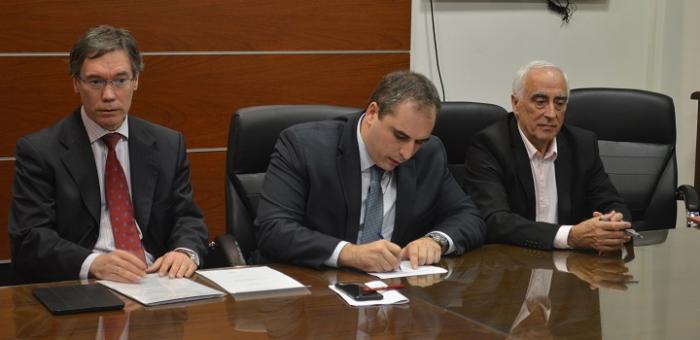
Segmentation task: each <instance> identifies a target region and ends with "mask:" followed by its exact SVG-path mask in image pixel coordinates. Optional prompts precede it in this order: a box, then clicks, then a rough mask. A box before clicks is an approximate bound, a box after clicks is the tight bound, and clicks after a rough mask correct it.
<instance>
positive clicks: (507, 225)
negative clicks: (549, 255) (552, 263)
mask: <svg viewBox="0 0 700 340" xmlns="http://www.w3.org/2000/svg"><path fill="white" fill-rule="evenodd" d="M517 125H518V122H517V119H516V118H515V116H514V115H513V114H512V113H511V114H509V115H508V116H506V117H505V118H504V119H503V120H501V121H499V122H497V123H495V124H493V125H491V126H490V127H487V128H486V129H484V130H482V131H481V132H479V133H478V134H477V135H475V136H474V138H473V139H472V144H471V146H470V147H469V150H468V151H467V157H466V162H465V166H466V168H467V176H466V180H465V183H466V185H467V189H468V190H469V193H470V194H471V195H472V197H474V202H476V204H477V206H478V207H479V209H480V210H481V214H482V216H483V218H484V220H486V225H487V233H486V239H487V242H490V243H510V244H515V245H520V246H525V247H532V248H540V249H552V248H553V245H554V236H555V235H556V233H557V230H559V227H560V225H574V224H577V223H579V222H581V221H584V220H586V219H588V218H591V217H592V216H593V212H594V211H599V212H602V213H605V212H609V211H611V210H615V211H618V212H621V213H622V214H623V215H624V216H625V220H629V219H630V218H631V216H632V215H631V214H630V212H629V210H628V209H627V206H626V205H625V203H624V201H623V200H622V198H621V197H620V195H619V194H618V193H617V190H615V187H614V186H613V185H612V183H611V182H610V178H608V175H607V173H606V172H605V169H604V168H603V163H602V162H601V160H600V155H599V154H598V140H597V137H596V136H595V134H594V133H593V132H590V131H587V130H583V129H579V128H576V127H573V126H567V125H564V126H563V127H562V128H561V130H560V131H559V134H558V135H557V137H556V138H557V149H558V155H557V159H556V160H555V161H554V168H555V173H556V181H557V196H558V201H559V203H558V213H559V224H551V223H545V222H537V221H535V216H536V207H535V186H534V181H533V179H532V168H531V167H530V160H529V158H528V155H527V151H526V149H525V144H524V143H523V140H522V138H521V137H520V133H519V132H518V126H517Z"/></svg>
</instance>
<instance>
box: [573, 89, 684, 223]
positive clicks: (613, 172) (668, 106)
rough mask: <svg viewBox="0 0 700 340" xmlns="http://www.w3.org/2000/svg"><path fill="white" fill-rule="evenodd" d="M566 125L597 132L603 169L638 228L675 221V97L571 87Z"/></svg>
mask: <svg viewBox="0 0 700 340" xmlns="http://www.w3.org/2000/svg"><path fill="white" fill-rule="evenodd" d="M565 123H566V124H569V125H573V126H578V127H581V128H584V129H587V130H590V131H593V132H595V133H596V134H597V135H598V146H599V148H600V157H601V159H602V161H603V165H604V167H605V171H606V172H607V173H608V175H609V176H610V180H611V181H612V183H613V184H614V185H615V188H617V191H618V192H619V193H620V195H621V196H622V198H623V199H624V200H625V202H626V203H627V206H628V207H629V209H630V210H631V213H632V222H633V224H634V226H635V228H637V229H640V230H649V229H659V228H673V227H674V226H675V224H676V186H677V175H676V173H677V169H676V112H675V108H674V105H673V99H671V98H670V97H668V96H666V95H663V94H660V93H654V92H649V91H643V90H632V89H613V88H582V89H574V90H572V91H571V97H570V98H569V104H568V108H567V110H566V116H565Z"/></svg>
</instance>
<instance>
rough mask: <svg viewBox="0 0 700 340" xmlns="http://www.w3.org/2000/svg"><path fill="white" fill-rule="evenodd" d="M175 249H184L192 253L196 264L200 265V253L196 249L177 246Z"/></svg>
mask: <svg viewBox="0 0 700 340" xmlns="http://www.w3.org/2000/svg"><path fill="white" fill-rule="evenodd" d="M174 250H184V251H185V252H186V253H189V254H192V257H193V258H194V259H193V261H194V264H195V265H197V267H199V254H197V252H196V251H194V250H192V249H190V248H185V247H177V248H175V249H174Z"/></svg>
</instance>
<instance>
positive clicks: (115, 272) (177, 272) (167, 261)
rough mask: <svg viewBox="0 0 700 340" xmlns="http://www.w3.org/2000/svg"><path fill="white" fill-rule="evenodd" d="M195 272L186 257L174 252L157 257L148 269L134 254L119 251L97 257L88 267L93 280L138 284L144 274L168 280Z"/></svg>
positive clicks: (190, 261) (193, 264)
mask: <svg viewBox="0 0 700 340" xmlns="http://www.w3.org/2000/svg"><path fill="white" fill-rule="evenodd" d="M195 270H197V265H196V264H195V263H194V262H193V261H192V260H191V259H190V258H189V257H188V256H187V255H185V254H183V253H180V252H176V251H171V252H168V253H166V254H165V255H163V256H161V257H159V258H158V259H157V260H156V261H155V262H153V264H152V265H151V266H150V267H148V268H146V264H145V263H143V261H141V260H140V259H139V258H138V257H136V256H135V255H134V254H132V253H130V252H127V251H124V250H119V249H117V250H115V251H113V252H111V253H106V254H101V255H99V256H97V257H96V258H95V260H94V261H93V262H92V264H91V265H90V274H92V276H94V277H95V278H97V279H100V280H110V281H117V282H138V281H139V280H141V278H143V277H144V276H146V273H155V272H158V273H159V275H160V276H165V275H168V276H169V277H170V278H181V277H190V276H192V274H193V273H194V271H195Z"/></svg>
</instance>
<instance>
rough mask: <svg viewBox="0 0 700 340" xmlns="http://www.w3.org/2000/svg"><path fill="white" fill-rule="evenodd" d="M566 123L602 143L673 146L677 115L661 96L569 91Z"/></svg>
mask: <svg viewBox="0 0 700 340" xmlns="http://www.w3.org/2000/svg"><path fill="white" fill-rule="evenodd" d="M565 122H566V123H567V124H570V125H574V126H578V127H580V128H584V129H587V130H590V131H593V132H595V133H596V134H597V135H598V138H599V139H601V140H612V141H618V142H637V143H653V144H675V143H676V111H675V108H674V105H673V99H671V97H669V96H666V95H664V94H660V93H655V92H650V91H644V90H634V89H615V88H581V89H574V90H571V97H570V98H569V103H568V106H567V109H566V114H565Z"/></svg>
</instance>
